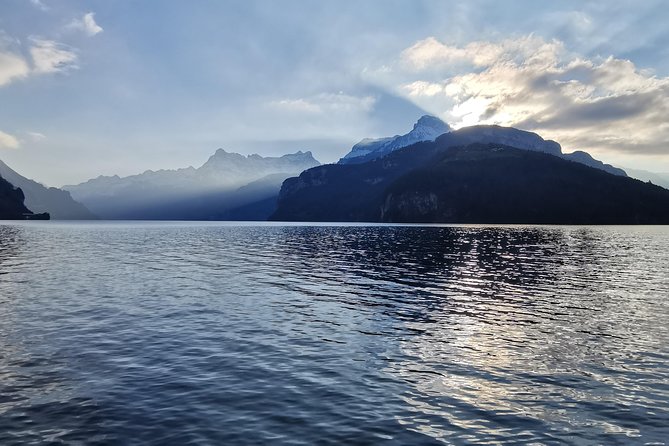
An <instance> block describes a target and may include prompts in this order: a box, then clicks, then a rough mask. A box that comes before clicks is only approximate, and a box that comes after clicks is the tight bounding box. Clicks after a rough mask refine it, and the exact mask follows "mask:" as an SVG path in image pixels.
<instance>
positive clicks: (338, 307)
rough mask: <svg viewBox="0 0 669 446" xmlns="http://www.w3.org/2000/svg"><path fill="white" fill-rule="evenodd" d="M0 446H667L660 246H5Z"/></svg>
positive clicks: (661, 230)
mask: <svg viewBox="0 0 669 446" xmlns="http://www.w3.org/2000/svg"><path fill="white" fill-rule="evenodd" d="M0 321H1V322H0V376H1V379H0V444H2V445H12V444H77V443H85V444H118V445H127V444H155V445H168V444H174V445H188V444H194V445H195V444H197V445H199V444H254V445H255V444H398V445H399V444H403V445H404V444H455V445H466V444H535V445H536V444H551V445H552V444H556V445H557V444H567V445H572V444H573V445H596V444H607V445H615V444H620V445H630V444H632V445H633V444H653V445H662V444H665V443H666V442H668V441H669V440H668V439H669V227H647V226H644V227H624V226H621V227H615V226H611V227H552V226H384V225H377V226H364V225H280V224H263V223H260V224H233V223H163V222H144V223H143V222H118V223H106V222H95V223H64V222H56V221H52V222H4V223H2V224H0Z"/></svg>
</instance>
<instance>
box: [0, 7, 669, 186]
mask: <svg viewBox="0 0 669 446" xmlns="http://www.w3.org/2000/svg"><path fill="white" fill-rule="evenodd" d="M667 23H669V8H667V7H666V4H663V2H662V1H646V0H634V1H626V0H617V1H615V2H610V1H566V0H565V1H560V2H537V1H523V0H515V1H499V0H497V1H483V0H470V1H467V2H465V1H459V2H456V1H446V0H434V1H428V0H401V1H400V0H355V1H349V0H322V1H309V0H300V1H297V0H282V1H281V2H277V1H273V0H246V1H237V0H234V1H233V0H229V1H225V0H193V1H187V2H185V1H171V0H144V1H131V0H118V1H108V0H0V160H2V161H4V162H6V163H7V164H9V165H10V166H11V167H12V168H13V169H14V170H16V171H18V172H19V173H21V174H22V175H24V176H27V177H30V178H33V179H35V180H37V181H40V182H42V183H44V184H46V185H49V186H62V185H65V184H76V183H79V182H82V181H85V180H87V179H89V178H94V177H97V176H98V175H114V174H118V175H121V176H123V175H131V174H136V173H140V172H143V171H145V170H147V169H152V170H157V169H164V168H178V167H187V166H190V165H192V166H195V167H197V166H199V165H201V164H202V163H204V162H205V161H206V160H207V158H208V157H209V156H210V155H211V154H213V153H214V152H215V150H216V149H217V148H224V149H226V150H228V151H235V152H239V153H242V154H251V153H258V154H260V155H263V156H278V155H281V154H285V153H293V152H295V151H297V150H311V151H312V152H313V154H314V156H315V157H316V158H317V159H318V160H319V161H321V162H334V161H336V160H337V159H338V158H340V157H341V156H343V155H344V154H345V153H347V152H348V150H349V149H350V147H351V146H352V145H353V144H354V143H356V142H357V141H359V140H360V139H362V138H364V137H381V136H389V135H395V134H402V133H406V132H407V131H409V130H410V129H411V127H412V124H413V122H415V121H416V120H417V119H418V118H419V117H420V116H421V115H422V114H432V115H435V116H438V117H440V118H442V119H443V120H444V121H446V122H448V123H449V124H450V125H451V126H453V127H454V128H460V127H463V126H468V125H475V124H499V125H509V126H514V127H517V128H521V129H524V130H529V131H534V132H537V133H539V134H540V135H541V136H543V137H544V138H546V139H554V140H556V141H558V142H559V143H561V144H562V147H563V150H564V151H565V152H571V151H573V150H586V151H588V152H590V153H591V154H592V155H594V156H595V157H597V158H599V159H601V160H603V161H605V162H608V163H612V164H615V165H618V166H623V167H632V168H641V169H646V170H651V171H656V172H669V27H667Z"/></svg>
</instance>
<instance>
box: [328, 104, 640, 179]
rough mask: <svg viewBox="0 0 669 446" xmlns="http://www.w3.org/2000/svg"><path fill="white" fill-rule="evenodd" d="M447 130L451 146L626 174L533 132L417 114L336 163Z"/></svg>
mask: <svg viewBox="0 0 669 446" xmlns="http://www.w3.org/2000/svg"><path fill="white" fill-rule="evenodd" d="M445 133H450V134H451V136H452V139H451V140H450V141H451V144H452V145H467V144H473V143H475V142H482V143H494V144H504V145H508V146H511V147H517V148H521V149H525V150H533V151H538V152H544V153H548V154H551V155H555V156H561V157H562V158H564V159H567V160H570V161H576V162H578V163H581V164H585V165H586V166H590V167H594V168H597V169H601V170H603V171H605V172H609V173H612V174H614V175H620V176H627V174H626V173H625V171H624V170H623V169H619V168H617V167H613V166H611V165H609V164H604V163H603V162H601V161H599V160H596V159H594V158H593V157H592V156H590V154H589V153H587V152H583V151H580V150H579V151H575V152H573V153H562V147H561V146H560V144H558V143H557V142H555V141H551V140H545V139H543V138H542V137H541V136H539V135H537V134H536V133H532V132H527V131H524V130H518V129H515V128H513V127H501V126H497V125H477V126H471V127H465V128H462V129H459V130H456V131H451V128H450V127H449V126H448V124H446V123H444V122H443V121H441V120H440V119H439V118H435V117H434V116H428V115H425V116H423V117H421V118H420V119H419V120H418V122H416V124H414V127H413V130H412V131H411V132H409V133H407V134H406V135H402V136H393V137H388V138H381V139H363V140H362V141H360V142H359V143H358V144H356V145H354V146H353V148H352V149H351V151H350V152H349V153H348V154H346V156H344V157H343V158H342V159H340V160H339V164H354V163H364V162H367V161H371V160H373V159H376V158H380V157H382V156H385V155H387V154H388V153H391V152H393V151H395V150H397V149H401V148H403V147H408V146H410V145H412V144H415V143H417V142H422V141H434V140H435V139H436V138H437V137H439V136H440V135H443V134H445Z"/></svg>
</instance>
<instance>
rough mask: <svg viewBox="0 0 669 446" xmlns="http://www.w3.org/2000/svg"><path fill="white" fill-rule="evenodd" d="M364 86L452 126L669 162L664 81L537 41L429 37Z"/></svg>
mask: <svg viewBox="0 0 669 446" xmlns="http://www.w3.org/2000/svg"><path fill="white" fill-rule="evenodd" d="M388 66H389V65H388V64H386V65H385V66H384V67H383V69H382V70H378V71H373V70H370V71H368V72H367V73H366V74H367V76H368V77H370V78H371V80H376V81H378V83H381V84H382V85H385V86H386V87H388V88H390V89H392V90H393V91H395V92H397V93H399V94H400V95H401V96H403V97H405V98H407V99H409V100H411V101H412V102H414V103H415V104H417V105H418V106H420V107H422V108H424V109H425V110H428V111H430V112H432V113H434V114H437V115H440V116H441V117H442V118H444V119H446V120H447V121H449V122H450V123H451V124H452V125H453V126H454V127H456V128H457V127H462V126H466V125H473V124H500V125H510V126H517V127H520V128H524V129H527V130H532V131H536V132H538V133H540V134H541V135H542V136H544V137H548V138H552V139H555V140H557V141H559V142H560V143H562V145H563V146H565V149H567V150H571V149H585V150H591V149H594V150H593V151H594V152H595V153H597V152H599V153H603V152H607V153H614V152H618V153H628V154H649V155H650V154H662V155H669V123H667V118H666V117H667V116H669V78H667V77H657V76H655V75H654V74H653V73H652V72H650V71H647V70H642V69H639V68H638V67H636V66H635V65H634V63H632V62H631V61H629V60H624V59H617V58H615V57H608V58H596V59H592V60H589V59H585V58H582V57H579V56H577V55H575V54H571V53H569V52H568V51H567V50H566V49H565V47H564V45H563V44H562V43H561V42H559V41H556V40H553V41H549V42H547V41H544V40H543V39H541V38H538V37H535V36H532V35H530V36H526V37H521V38H518V39H507V40H503V41H500V42H471V43H468V44H466V45H464V46H453V45H448V44H445V43H442V42H440V41H438V40H437V39H435V38H433V37H430V38H427V39H424V40H421V41H419V42H417V43H416V44H414V45H412V46H411V47H409V48H407V49H406V50H404V51H403V52H402V53H401V54H400V55H399V59H398V60H397V61H396V62H395V63H394V64H391V65H390V67H391V68H390V70H389V69H388Z"/></svg>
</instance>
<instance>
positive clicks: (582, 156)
mask: <svg viewBox="0 0 669 446" xmlns="http://www.w3.org/2000/svg"><path fill="white" fill-rule="evenodd" d="M562 158H564V159H566V160H569V161H576V162H577V163H581V164H585V165H586V166H590V167H594V168H595V169H600V170H603V171H604V172H608V173H611V174H613V175H620V176H621V177H626V176H627V173H626V172H625V170H623V169H620V168H618V167H613V166H612V165H610V164H604V163H603V162H601V161H599V160H596V159H594V158H593V157H592V156H591V155H590V154H589V153H588V152H583V151H581V150H577V151H575V152H572V153H565V154H563V155H562Z"/></svg>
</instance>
